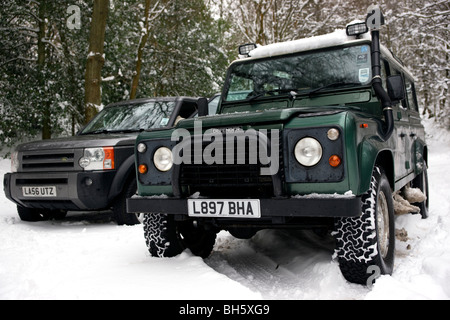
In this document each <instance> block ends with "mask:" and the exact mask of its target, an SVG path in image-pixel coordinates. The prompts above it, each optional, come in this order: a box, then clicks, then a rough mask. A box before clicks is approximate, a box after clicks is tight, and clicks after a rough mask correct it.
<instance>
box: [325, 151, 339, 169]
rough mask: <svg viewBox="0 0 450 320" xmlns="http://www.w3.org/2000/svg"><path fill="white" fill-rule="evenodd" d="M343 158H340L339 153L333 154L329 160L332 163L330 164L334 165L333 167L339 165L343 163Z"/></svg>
mask: <svg viewBox="0 0 450 320" xmlns="http://www.w3.org/2000/svg"><path fill="white" fill-rule="evenodd" d="M341 162H342V160H341V158H339V156H337V155H335V154H334V155H332V156H331V157H330V159H329V160H328V163H329V164H330V166H332V167H333V168H336V167H339V165H340V164H341Z"/></svg>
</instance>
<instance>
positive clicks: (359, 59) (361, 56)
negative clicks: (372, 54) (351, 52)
mask: <svg viewBox="0 0 450 320" xmlns="http://www.w3.org/2000/svg"><path fill="white" fill-rule="evenodd" d="M367 62H368V55H367V54H358V56H357V58H356V63H357V64H367Z"/></svg>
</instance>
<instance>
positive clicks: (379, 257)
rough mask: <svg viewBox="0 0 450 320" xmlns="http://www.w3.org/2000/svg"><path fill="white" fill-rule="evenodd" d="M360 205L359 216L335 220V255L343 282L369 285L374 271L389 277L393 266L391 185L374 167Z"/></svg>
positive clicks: (393, 229)
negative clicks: (367, 188)
mask: <svg viewBox="0 0 450 320" xmlns="http://www.w3.org/2000/svg"><path fill="white" fill-rule="evenodd" d="M361 202H362V214H361V216H360V217H356V218H341V219H337V220H336V226H335V231H334V232H333V235H334V237H335V239H336V251H335V256H336V257H337V259H338V262H339V267H340V269H341V272H342V274H343V276H344V278H345V279H347V280H348V281H350V282H353V283H358V284H363V285H369V286H370V285H372V284H373V283H368V282H370V281H371V280H372V279H374V277H373V275H374V272H376V274H377V275H385V274H388V275H390V274H392V270H393V267H394V253H395V221H394V204H393V200H392V191H391V186H390V184H389V181H388V179H387V177H386V175H385V174H384V172H383V171H382V169H381V168H379V167H375V168H374V171H373V173H372V179H371V183H370V189H369V191H368V192H367V193H366V194H365V195H364V196H363V197H362V199H361ZM372 266H374V267H372Z"/></svg>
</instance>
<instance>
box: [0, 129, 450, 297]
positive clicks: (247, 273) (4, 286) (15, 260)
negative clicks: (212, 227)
mask: <svg viewBox="0 0 450 320" xmlns="http://www.w3.org/2000/svg"><path fill="white" fill-rule="evenodd" d="M432 139H433V141H432V143H431V147H430V163H429V167H430V169H429V178H430V197H431V208H430V209H431V210H430V218H429V219H428V220H422V219H420V217H419V216H418V215H415V216H411V215H405V216H400V217H397V219H396V225H397V226H396V228H397V229H399V230H401V229H404V230H405V231H406V232H407V234H402V235H399V236H398V239H397V242H396V249H397V250H396V266H395V269H394V274H393V276H392V277H390V276H382V277H381V278H380V279H379V280H378V281H377V282H376V284H375V285H374V287H373V289H369V288H366V287H362V286H359V285H355V284H350V283H348V282H346V281H345V280H344V279H343V277H342V275H341V274H340V271H339V267H338V265H337V263H336V262H335V261H333V260H332V255H333V240H332V239H331V238H323V239H321V238H320V237H318V236H317V235H315V234H314V233H312V232H307V231H294V232H293V231H290V232H287V231H284V230H263V231H260V232H258V233H257V234H256V236H254V237H253V238H252V239H251V240H239V239H235V238H233V237H232V236H231V235H230V234H229V233H227V232H221V233H219V235H218V238H217V241H216V244H215V247H214V251H213V253H212V254H211V256H210V257H209V258H208V259H205V260H202V259H200V258H198V257H195V256H193V255H192V254H191V253H190V252H189V251H185V252H183V253H182V254H181V255H180V256H178V257H175V258H171V259H167V258H164V259H158V258H152V257H150V255H149V253H148V252H147V248H146V246H145V241H144V236H143V230H142V226H133V227H119V226H117V225H115V223H114V222H112V220H111V216H110V215H109V214H107V213H100V214H95V215H92V214H85V215H79V214H70V215H69V216H68V218H67V219H66V220H64V221H46V222H38V223H25V222H22V221H20V219H19V218H18V216H17V213H16V208H15V206H14V205H13V204H12V203H11V202H10V201H8V200H7V199H5V197H4V195H3V192H1V194H0V206H1V208H2V211H1V212H0V300H1V299H206V300H210V299H238V300H239V299H449V298H450V198H449V196H448V194H449V191H450V169H449V168H448V166H447V163H446V162H447V159H448V156H449V155H450V139H449V137H448V136H447V137H445V136H442V135H441V134H436V135H435V136H434V137H432ZM8 170H9V161H7V160H1V161H0V177H3V174H4V173H5V172H7V171H8Z"/></svg>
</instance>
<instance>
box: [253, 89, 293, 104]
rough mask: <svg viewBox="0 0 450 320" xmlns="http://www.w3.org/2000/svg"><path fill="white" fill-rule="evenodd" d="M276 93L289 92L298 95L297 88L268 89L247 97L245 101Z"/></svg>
mask: <svg viewBox="0 0 450 320" xmlns="http://www.w3.org/2000/svg"><path fill="white" fill-rule="evenodd" d="M274 93H288V94H290V95H291V96H293V97H295V95H297V89H289V88H287V89H274V90H267V91H263V92H260V93H258V94H256V95H254V96H251V97H250V98H248V99H246V100H245V101H253V100H255V99H258V98H260V97H262V96H264V95H266V94H268V95H270V96H274ZM278 96H280V95H278Z"/></svg>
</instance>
